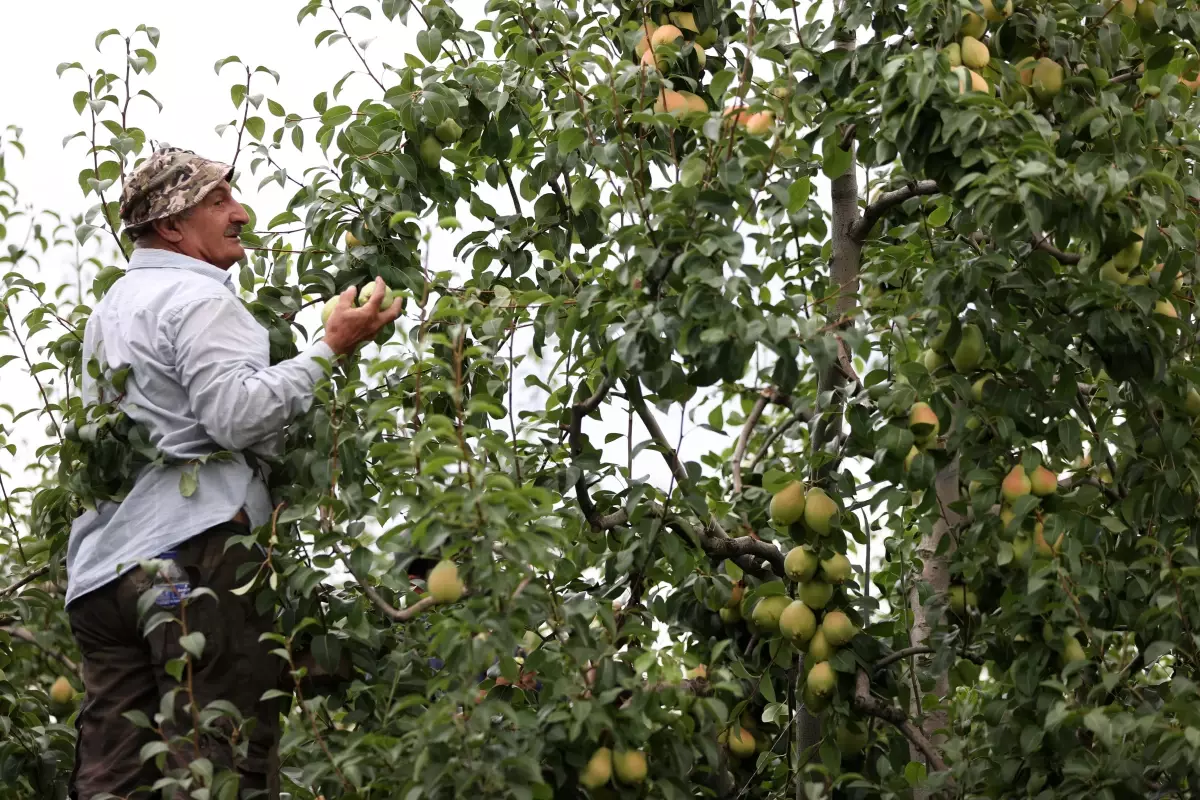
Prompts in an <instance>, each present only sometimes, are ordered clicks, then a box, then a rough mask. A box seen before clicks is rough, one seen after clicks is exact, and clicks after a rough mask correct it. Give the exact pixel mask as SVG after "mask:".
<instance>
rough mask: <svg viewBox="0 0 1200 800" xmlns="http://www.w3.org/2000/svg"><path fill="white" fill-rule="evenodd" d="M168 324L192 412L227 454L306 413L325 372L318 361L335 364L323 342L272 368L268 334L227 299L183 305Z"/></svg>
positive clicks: (234, 299)
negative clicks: (172, 322)
mask: <svg viewBox="0 0 1200 800" xmlns="http://www.w3.org/2000/svg"><path fill="white" fill-rule="evenodd" d="M170 327H171V328H173V330H174V335H173V337H172V338H173V345H174V351H175V368H176V371H177V373H178V377H179V382H180V384H181V385H182V386H183V388H184V390H185V391H186V392H187V395H188V399H189V401H190V403H191V406H192V412H193V413H194V414H195V415H196V418H197V419H198V420H199V421H200V424H201V425H202V426H203V427H204V429H205V431H207V433H208V435H209V436H211V437H212V439H213V441H214V442H216V443H217V444H219V445H220V446H221V447H224V448H227V449H229V450H245V449H247V448H249V447H251V446H252V445H254V444H255V443H256V442H261V441H262V440H264V439H266V438H267V437H270V436H271V435H272V434H275V433H277V432H278V431H280V430H282V429H283V428H284V426H286V425H287V423H288V422H289V421H290V420H291V419H292V418H294V417H295V416H297V415H299V414H302V413H303V412H304V411H306V410H307V409H308V407H309V406H310V405H311V404H312V399H313V388H314V387H315V386H316V383H317V381H318V380H320V379H321V378H322V377H323V376H324V375H325V367H324V365H323V364H322V363H321V362H320V359H324V360H326V361H331V360H332V359H333V351H332V350H330V348H329V345H327V344H325V343H324V342H318V343H317V344H315V345H313V346H312V347H310V348H308V349H307V350H306V351H304V352H303V353H301V354H300V355H298V356H296V357H295V358H292V359H288V360H287V361H283V362H280V363H279V364H276V365H274V366H270V365H269V350H268V341H267V332H266V330H264V329H263V327H262V326H261V325H259V324H258V322H257V321H256V320H255V319H254V317H253V316H251V315H250V313H249V312H247V311H246V309H245V308H244V307H243V306H242V305H241V301H239V300H238V299H237V297H236V296H234V295H232V294H230V295H227V296H212V297H205V298H201V299H198V300H193V301H191V302H189V303H187V304H186V305H184V306H183V307H181V308H180V309H179V310H178V311H177V312H176V315H175V317H174V324H173V325H171V326H170Z"/></svg>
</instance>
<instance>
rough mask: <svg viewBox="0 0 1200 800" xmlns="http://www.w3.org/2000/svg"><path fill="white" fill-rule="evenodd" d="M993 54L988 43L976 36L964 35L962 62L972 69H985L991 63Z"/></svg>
mask: <svg viewBox="0 0 1200 800" xmlns="http://www.w3.org/2000/svg"><path fill="white" fill-rule="evenodd" d="M991 60H992V54H991V53H989V52H988V49H987V45H986V44H984V43H983V42H981V41H979V40H978V39H976V38H975V37H974V36H964V37H963V40H962V63H963V64H964V65H965V66H968V67H970V68H971V69H983V68H984V67H986V66H987V65H988V64H989V63H991Z"/></svg>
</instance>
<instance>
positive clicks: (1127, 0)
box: [1116, 0, 1138, 17]
mask: <svg viewBox="0 0 1200 800" xmlns="http://www.w3.org/2000/svg"><path fill="white" fill-rule="evenodd" d="M1137 3H1138V0H1121V2H1120V4H1119V5H1118V6H1117V9H1116V10H1117V12H1118V13H1121V14H1124V15H1125V16H1127V17H1132V16H1133V15H1134V14H1136V13H1137Z"/></svg>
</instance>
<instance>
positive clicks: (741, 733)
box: [723, 727, 758, 758]
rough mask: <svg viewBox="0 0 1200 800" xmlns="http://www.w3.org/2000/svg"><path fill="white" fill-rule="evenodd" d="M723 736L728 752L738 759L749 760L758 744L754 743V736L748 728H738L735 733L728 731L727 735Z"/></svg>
mask: <svg viewBox="0 0 1200 800" xmlns="http://www.w3.org/2000/svg"><path fill="white" fill-rule="evenodd" d="M723 735H724V737H725V742H724V743H725V745H726V746H727V747H728V748H729V752H731V753H733V754H734V755H735V756H737V757H738V758H749V757H750V756H752V755H754V751H755V749H756V748H757V746H758V743H757V742H755V741H754V734H753V733H751V732H750V730H749V729H748V728H742V727H739V728H738V729H737V730H736V731H729V732H728V734H723Z"/></svg>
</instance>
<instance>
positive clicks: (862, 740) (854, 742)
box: [834, 722, 871, 753]
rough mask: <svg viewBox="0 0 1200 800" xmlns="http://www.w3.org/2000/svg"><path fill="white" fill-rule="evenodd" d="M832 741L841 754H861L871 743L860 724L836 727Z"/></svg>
mask: <svg viewBox="0 0 1200 800" xmlns="http://www.w3.org/2000/svg"><path fill="white" fill-rule="evenodd" d="M834 741H836V742H837V746H838V750H840V751H841V752H843V753H861V752H863V751H864V750H866V749H867V746H868V745H869V744H870V743H871V737H870V736H869V735H868V733H867V728H866V726H864V725H863V724H862V723H861V722H847V723H845V724H844V725H839V726H838V729H837V733H836V734H835V735H834Z"/></svg>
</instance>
